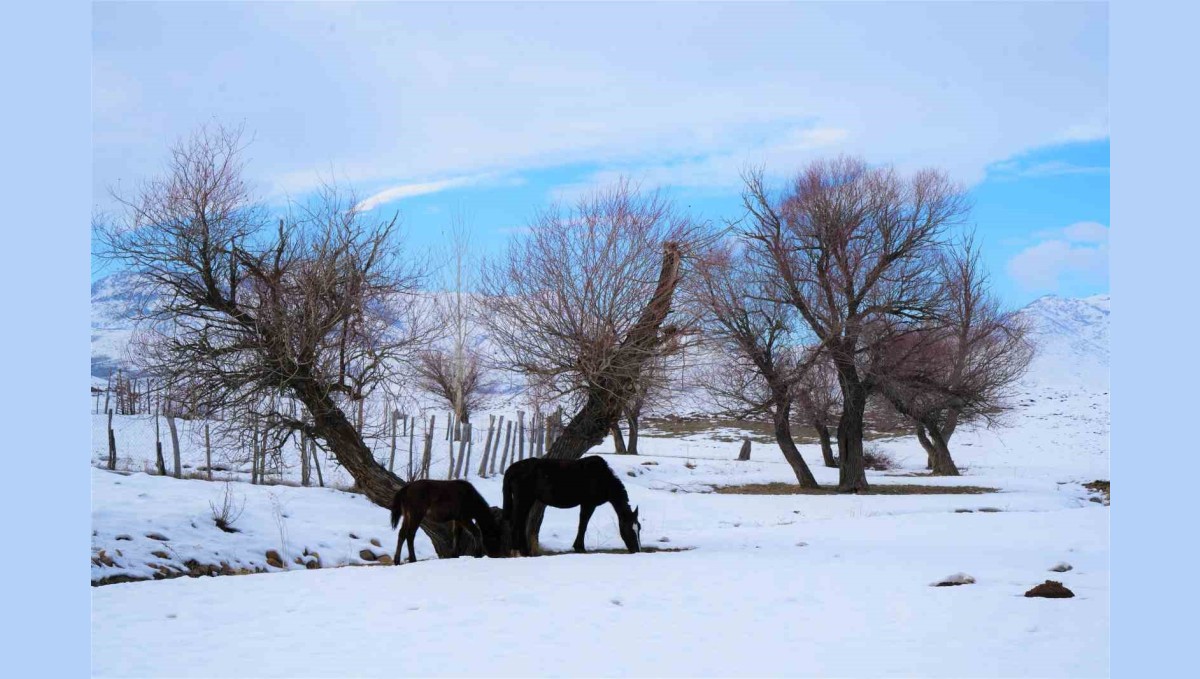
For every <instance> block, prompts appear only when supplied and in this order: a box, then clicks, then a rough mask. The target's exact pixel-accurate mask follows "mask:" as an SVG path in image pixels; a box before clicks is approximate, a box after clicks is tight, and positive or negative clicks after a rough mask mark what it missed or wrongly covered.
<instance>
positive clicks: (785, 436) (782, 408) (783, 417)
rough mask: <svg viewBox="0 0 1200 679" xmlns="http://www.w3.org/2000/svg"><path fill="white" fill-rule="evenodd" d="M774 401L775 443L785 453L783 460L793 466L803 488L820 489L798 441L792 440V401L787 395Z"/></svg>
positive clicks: (797, 479)
mask: <svg viewBox="0 0 1200 679" xmlns="http://www.w3.org/2000/svg"><path fill="white" fill-rule="evenodd" d="M774 401H775V403H774V405H775V408H774V411H775V412H774V413H773V419H774V424H775V442H776V443H778V444H779V450H781V451H783V458H784V459H785V460H787V463H788V464H789V465H791V467H792V472H794V473H795V474H796V481H798V482H799V483H800V487H801V488H820V487H821V485H820V484H819V483H817V479H816V477H815V476H813V473H812V470H811V469H809V468H808V463H807V462H805V461H804V457H803V456H802V455H800V450H799V449H798V448H796V441H795V440H794V439H793V438H792V412H791V411H792V402H791V400H790V399H789V398H788V396H787V395H786V394H777V395H776V396H775V398H774Z"/></svg>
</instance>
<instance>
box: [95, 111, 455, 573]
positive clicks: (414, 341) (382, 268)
mask: <svg viewBox="0 0 1200 679" xmlns="http://www.w3.org/2000/svg"><path fill="white" fill-rule="evenodd" d="M243 150H244V145H243V142H242V135H241V133H240V130H230V129H226V128H218V129H207V128H206V129H201V130H199V131H198V132H197V133H195V134H194V135H192V136H191V137H189V138H187V139H184V140H182V141H181V142H179V143H178V144H176V145H175V146H174V147H173V148H172V150H171V155H170V159H169V162H168V165H167V168H166V173H165V175H164V176H163V177H161V178H159V179H155V180H152V181H150V182H147V183H146V184H145V185H144V186H143V187H141V189H140V190H138V191H137V192H136V193H134V194H133V195H128V196H127V195H116V198H117V200H119V201H120V202H121V204H122V206H123V207H124V212H123V216H122V218H120V219H116V220H111V221H106V222H104V223H102V224H100V225H99V226H98V228H97V239H98V241H99V242H100V244H101V246H102V251H103V254H104V255H105V256H107V257H110V258H113V259H115V260H118V261H121V262H123V263H124V264H125V265H126V266H127V267H128V268H129V269H130V270H132V271H133V272H134V273H135V274H136V275H137V276H138V277H139V281H140V284H141V286H142V289H143V291H144V292H146V293H148V297H147V299H150V300H153V301H152V302H151V303H149V304H148V305H147V306H146V307H145V308H144V309H143V310H141V311H140V312H139V313H138V320H139V328H140V329H139V333H140V334H141V335H142V338H143V339H142V347H144V351H145V353H144V360H145V362H146V364H147V365H149V366H152V370H153V373H154V374H156V375H159V376H160V377H162V378H164V379H166V381H168V382H170V383H171V384H173V385H174V387H175V388H177V389H179V390H180V393H182V394H184V395H185V398H184V400H185V402H187V403H190V404H192V405H193V406H194V407H197V408H199V409H201V410H204V411H216V410H218V409H220V410H222V411H223V412H224V413H225V414H226V416H227V418H228V420H229V421H230V422H237V421H238V420H241V421H245V420H247V419H248V420H252V421H258V422H261V423H262V424H263V425H264V427H265V428H266V429H267V430H268V431H274V432H282V433H281V434H279V435H280V436H284V435H286V433H289V432H295V431H303V432H304V433H305V434H307V435H308V437H309V440H310V442H312V443H313V444H316V445H319V446H321V447H323V448H325V449H327V450H329V451H331V452H332V453H333V455H334V456H335V457H336V459H337V461H338V462H339V463H340V464H341V465H342V466H343V467H344V468H345V469H346V470H347V471H348V472H349V473H350V475H351V476H353V477H354V479H355V484H356V486H357V487H358V488H359V489H360V490H361V491H362V492H363V493H364V494H365V495H366V496H367V497H368V498H369V499H370V500H371V501H373V502H375V503H376V504H379V505H381V506H387V505H389V504H390V502H391V500H392V496H393V494H394V493H395V491H396V490H397V489H398V488H399V487H400V486H401V481H400V479H399V478H397V477H396V476H395V475H393V474H391V473H390V472H389V471H388V470H387V469H386V468H385V467H384V466H383V465H381V464H380V463H379V462H377V461H376V460H375V459H374V456H373V455H372V451H371V449H370V448H369V447H367V445H366V444H365V442H364V440H363V437H362V434H361V432H360V431H359V430H358V429H357V428H356V427H355V426H354V424H353V423H352V422H351V420H350V419H349V418H348V417H347V415H346V411H345V408H346V406H347V405H349V404H351V403H353V402H355V401H358V400H360V399H363V398H365V397H366V395H367V394H369V393H370V392H371V391H372V389H374V388H375V387H377V386H378V385H380V384H382V383H385V382H388V381H390V380H393V379H395V378H396V375H397V371H398V370H400V367H401V366H403V365H406V364H410V363H411V361H412V357H413V354H414V353H415V352H416V351H417V350H419V349H420V348H423V347H424V346H425V345H426V342H427V340H428V336H429V329H428V324H427V323H425V322H424V321H425V319H423V318H422V317H421V313H420V312H421V306H420V304H419V303H418V302H419V300H418V297H419V296H418V295H417V293H418V291H419V290H420V289H421V287H422V285H423V283H424V281H425V280H426V274H425V272H424V271H423V270H422V268H421V267H420V266H418V265H415V264H413V263H412V261H411V260H410V259H408V258H406V257H405V253H404V248H403V242H402V240H401V239H400V238H399V236H398V232H397V227H396V219H395V218H393V219H391V220H387V221H383V222H379V223H373V222H368V221H367V220H366V219H365V218H364V215H363V214H362V213H361V212H360V211H359V210H358V209H357V207H356V203H355V201H354V200H353V198H352V197H348V196H345V195H343V194H341V193H339V192H338V191H337V190H336V188H334V187H326V188H325V189H324V190H322V191H320V192H319V193H318V195H316V196H315V197H314V198H313V199H311V200H309V201H307V202H304V203H298V204H293V205H292V206H291V207H290V209H289V210H288V212H287V213H286V214H285V215H283V217H282V218H277V219H272V218H270V217H269V216H268V214H267V212H266V210H265V209H264V208H263V207H261V206H260V205H259V204H258V203H257V202H256V201H255V200H254V199H253V196H252V194H251V191H250V189H249V187H248V186H247V184H246V182H245V181H244V179H243V176H242V170H243V162H242V160H241V157H242V152H243ZM283 397H286V398H287V399H294V400H295V401H297V402H298V403H299V404H300V405H301V406H302V408H301V409H300V411H301V412H299V413H298V414H291V413H290V412H289V409H288V408H286V407H284V402H285V399H284V398H283ZM426 530H427V532H429V534H430V537H431V538H432V539H433V542H434V547H435V548H436V549H437V550H438V552H439V553H440V554H441V553H448V552H449V549H450V548H449V545H450V543H451V540H450V537H451V536H450V532H449V531H448V530H444V527H440V526H436V525H430V526H427V527H426Z"/></svg>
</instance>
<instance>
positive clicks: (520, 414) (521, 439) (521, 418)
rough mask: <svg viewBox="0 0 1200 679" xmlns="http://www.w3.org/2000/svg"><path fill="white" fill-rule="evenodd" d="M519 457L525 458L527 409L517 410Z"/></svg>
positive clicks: (520, 458)
mask: <svg viewBox="0 0 1200 679" xmlns="http://www.w3.org/2000/svg"><path fill="white" fill-rule="evenodd" d="M517 459H518V460H524V459H525V411H524V410H518V411H517Z"/></svg>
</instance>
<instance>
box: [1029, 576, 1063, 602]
mask: <svg viewBox="0 0 1200 679" xmlns="http://www.w3.org/2000/svg"><path fill="white" fill-rule="evenodd" d="M1025 596H1027V597H1042V598H1045V599H1070V598H1071V597H1073V596H1075V593H1074V592H1072V591H1071V590H1069V589H1067V588H1066V587H1063V584H1062V583H1061V582H1059V581H1057V580H1047V581H1045V582H1043V583H1042V584H1040V585H1038V586H1037V587H1034V588H1033V589H1031V590H1029V591H1028V592H1025Z"/></svg>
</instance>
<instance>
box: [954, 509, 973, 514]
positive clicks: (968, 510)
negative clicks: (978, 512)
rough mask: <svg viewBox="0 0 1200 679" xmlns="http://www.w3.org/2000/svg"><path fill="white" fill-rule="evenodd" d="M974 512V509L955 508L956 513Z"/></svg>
mask: <svg viewBox="0 0 1200 679" xmlns="http://www.w3.org/2000/svg"><path fill="white" fill-rule="evenodd" d="M974 512H975V510H974V509H956V510H954V513H955V514H972V513H974Z"/></svg>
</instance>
